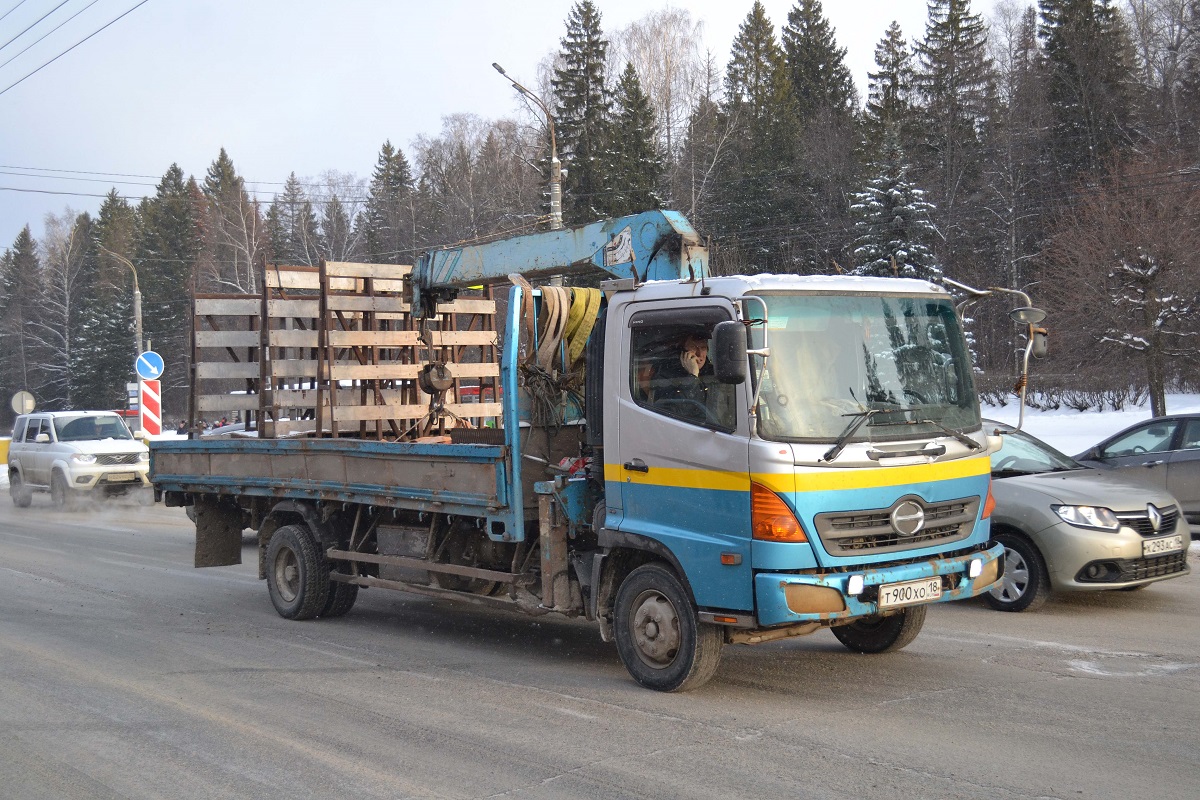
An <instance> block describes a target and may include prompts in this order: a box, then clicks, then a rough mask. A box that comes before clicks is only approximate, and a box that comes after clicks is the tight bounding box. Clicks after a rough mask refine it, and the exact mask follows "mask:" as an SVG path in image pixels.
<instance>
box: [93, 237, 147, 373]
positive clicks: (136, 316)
mask: <svg viewBox="0 0 1200 800" xmlns="http://www.w3.org/2000/svg"><path fill="white" fill-rule="evenodd" d="M96 246H97V247H99V248H100V250H101V251H102V252H104V253H107V254H108V255H110V256H112V257H113V258H115V259H116V260H117V261H120V262H121V263H122V264H124V265H125V266H127V267H129V271H130V272H132V273H133V325H134V335H135V336H136V337H137V341H136V343H135V344H136V347H135V349H136V350H137V354H138V355H139V356H140V355H141V354H142V353H143V352H145V351H143V350H142V290H141V288H140V287H139V286H138V276H137V267H135V266H134V265H133V262H132V261H130V260H129V259H128V258H126V257H125V256H122V255H118V254H116V253H114V252H113V251H112V250H109V249H108V248H107V247H104V246H103V245H96Z"/></svg>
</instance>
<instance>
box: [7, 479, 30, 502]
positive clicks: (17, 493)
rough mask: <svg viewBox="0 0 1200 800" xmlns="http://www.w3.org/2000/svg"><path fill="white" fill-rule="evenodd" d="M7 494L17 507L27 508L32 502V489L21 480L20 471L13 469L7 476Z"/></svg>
mask: <svg viewBox="0 0 1200 800" xmlns="http://www.w3.org/2000/svg"><path fill="white" fill-rule="evenodd" d="M8 496H9V497H11V498H12V501H13V505H14V506H16V507H17V508H29V506H30V504H32V503H33V491H32V490H31V489H30V488H29V487H27V486H26V485H25V481H23V480H21V473H20V472H17V471H16V470H14V471H13V472H12V473H10V474H9V476H8Z"/></svg>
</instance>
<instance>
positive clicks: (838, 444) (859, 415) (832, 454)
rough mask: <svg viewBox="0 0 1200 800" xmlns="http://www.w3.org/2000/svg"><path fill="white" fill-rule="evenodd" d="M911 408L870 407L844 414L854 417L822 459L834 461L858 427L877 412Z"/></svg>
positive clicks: (894, 411)
mask: <svg viewBox="0 0 1200 800" xmlns="http://www.w3.org/2000/svg"><path fill="white" fill-rule="evenodd" d="M911 410H912V409H910V408H901V407H899V406H896V407H895V408H868V409H866V410H864V411H855V412H853V413H850V414H842V416H843V417H854V419H852V420H850V424H849V425H847V426H846V429H845V430H844V431H842V433H841V435H839V436H838V438H837V439H836V440H835V441H834V443H833V447H831V448H829V449H828V450H826V451H825V455H823V456H821V460H822V461H826V462H829V461H833V460H834V459H835V458H837V457H838V456H839V455H841V452H842V451H843V450H845V449H846V443H847V442H849V441H850V437H851V436H853V435H854V434H855V433H857V432H858V429H859V428H861V427H862V426H863V423H864V422H866V421H867V420H869V419H870V418H871V417H873V416H875V415H876V414H894V413H896V412H897V411H911Z"/></svg>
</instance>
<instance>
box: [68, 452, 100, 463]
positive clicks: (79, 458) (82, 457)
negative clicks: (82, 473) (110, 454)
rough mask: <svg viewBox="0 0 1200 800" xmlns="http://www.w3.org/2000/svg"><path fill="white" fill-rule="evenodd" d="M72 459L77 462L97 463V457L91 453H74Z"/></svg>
mask: <svg viewBox="0 0 1200 800" xmlns="http://www.w3.org/2000/svg"><path fill="white" fill-rule="evenodd" d="M71 460H72V461H74V462H75V463H76V464H95V463H96V457H95V456H94V455H92V454H91V453H72V454H71Z"/></svg>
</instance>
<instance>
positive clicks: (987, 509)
mask: <svg viewBox="0 0 1200 800" xmlns="http://www.w3.org/2000/svg"><path fill="white" fill-rule="evenodd" d="M995 510H996V498H995V497H993V496H992V482H991V480H990V479H989V480H988V492H987V497H986V498H984V500H983V516H982V517H980V519H987V518H988V517H990V516H991V515H992V512H993V511H995Z"/></svg>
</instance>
